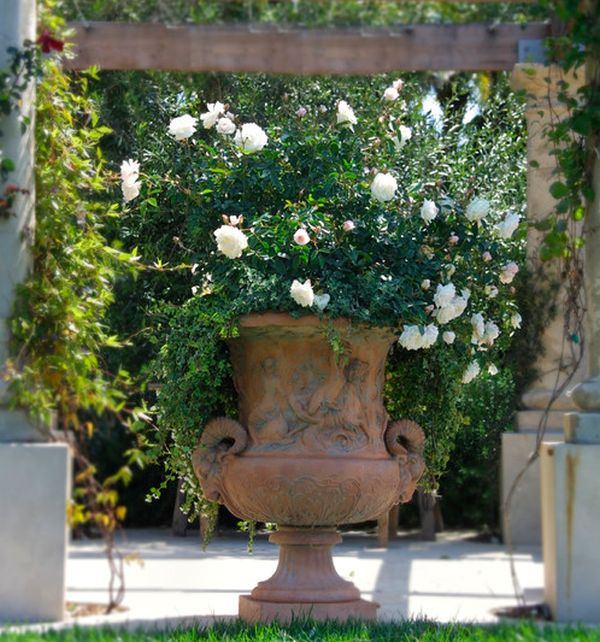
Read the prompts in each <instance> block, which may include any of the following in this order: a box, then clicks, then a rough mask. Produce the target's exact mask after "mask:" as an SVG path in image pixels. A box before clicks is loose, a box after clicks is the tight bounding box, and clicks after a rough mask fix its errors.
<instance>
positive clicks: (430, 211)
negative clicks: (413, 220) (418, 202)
mask: <svg viewBox="0 0 600 642" xmlns="http://www.w3.org/2000/svg"><path fill="white" fill-rule="evenodd" d="M438 212H439V209H438V208H437V206H436V204H435V203H434V202H433V201H430V200H428V199H425V200H424V201H423V205H422V206H421V218H422V219H423V220H424V221H425V223H427V225H429V223H431V221H433V219H434V218H435V217H436V216H437V215H438Z"/></svg>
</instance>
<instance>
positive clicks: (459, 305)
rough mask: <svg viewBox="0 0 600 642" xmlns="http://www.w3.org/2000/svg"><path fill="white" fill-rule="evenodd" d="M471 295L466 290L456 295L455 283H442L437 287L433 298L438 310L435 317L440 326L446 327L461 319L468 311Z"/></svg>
mask: <svg viewBox="0 0 600 642" xmlns="http://www.w3.org/2000/svg"><path fill="white" fill-rule="evenodd" d="M470 296H471V293H470V292H469V290H467V289H466V288H465V289H463V290H462V291H461V293H460V295H457V294H456V287H455V286H454V283H452V282H450V283H448V284H447V285H442V284H441V283H440V284H439V285H438V286H437V288H436V291H435V294H434V296H433V302H434V303H435V306H436V310H435V311H434V313H433V315H434V317H435V319H436V320H437V322H438V323H439V324H440V325H445V324H446V323H449V322H450V321H452V320H453V319H456V318H457V317H459V316H460V315H461V314H462V313H463V312H464V311H465V309H466V307H467V304H468V302H469V297H470Z"/></svg>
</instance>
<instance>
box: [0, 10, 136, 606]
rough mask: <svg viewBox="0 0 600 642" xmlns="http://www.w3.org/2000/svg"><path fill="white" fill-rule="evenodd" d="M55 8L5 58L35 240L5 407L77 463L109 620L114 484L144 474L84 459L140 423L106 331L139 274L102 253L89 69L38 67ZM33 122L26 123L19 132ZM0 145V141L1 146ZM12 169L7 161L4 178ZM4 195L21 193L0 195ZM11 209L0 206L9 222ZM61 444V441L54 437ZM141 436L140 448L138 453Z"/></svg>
mask: <svg viewBox="0 0 600 642" xmlns="http://www.w3.org/2000/svg"><path fill="white" fill-rule="evenodd" d="M52 6H53V3H52V2H51V0H47V2H44V3H43V4H42V6H40V22H41V24H42V25H44V29H43V31H42V35H41V36H40V38H39V40H38V43H37V45H36V44H34V43H29V42H28V43H25V45H24V47H23V49H21V50H17V49H13V50H11V51H10V56H11V63H10V66H9V69H7V70H6V71H4V72H2V73H1V74H0V80H3V81H4V82H3V86H5V87H7V88H8V89H7V90H6V92H5V93H3V94H2V95H0V109H1V110H2V111H3V113H5V114H6V113H14V112H15V111H17V110H19V101H20V97H21V94H22V92H23V91H24V90H25V88H26V87H27V86H28V84H29V82H30V81H31V80H32V79H33V78H37V79H38V80H39V82H38V84H37V100H36V122H35V140H36V219H37V220H36V233H35V237H34V236H33V235H32V236H31V238H29V239H28V242H29V244H30V252H31V255H32V262H33V270H32V272H31V274H30V275H29V277H28V278H27V279H26V280H25V281H24V282H23V283H22V284H20V285H19V286H18V287H17V296H16V302H15V308H14V314H13V318H12V323H11V340H12V346H11V347H12V358H11V359H9V360H8V361H7V362H6V363H5V364H4V367H3V372H2V376H3V377H4V378H6V379H7V380H8V381H9V382H10V391H11V393H12V403H13V405H15V406H22V407H26V408H28V410H29V411H30V413H31V415H32V416H33V417H34V418H35V419H36V420H37V423H38V424H43V425H50V423H51V420H52V419H54V423H55V425H56V426H57V428H58V430H56V431H53V432H51V433H50V434H49V437H50V438H54V439H59V438H62V439H65V440H66V441H68V443H69V444H70V446H71V451H72V454H73V458H74V462H75V467H76V470H75V475H74V490H73V496H72V500H71V504H70V506H69V509H68V517H69V522H70V525H71V526H78V525H86V527H88V528H92V529H93V530H95V531H97V532H99V533H100V535H101V536H102V538H103V539H104V542H105V550H106V555H107V559H108V561H109V564H110V585H109V599H108V604H107V612H109V611H111V610H112V609H113V608H115V607H116V606H117V605H118V604H119V603H120V601H121V600H122V599H123V595H124V578H123V559H122V557H121V555H120V553H119V551H118V550H117V548H116V546H115V541H114V534H115V530H116V529H117V528H118V527H119V525H120V524H121V523H122V521H123V520H124V518H125V507H124V506H122V505H121V504H120V502H119V494H118V487H119V484H126V483H128V481H129V479H130V478H131V475H132V466H133V465H135V464H137V465H143V463H144V456H143V454H142V451H141V449H140V448H138V447H137V446H136V447H134V448H132V449H130V450H129V451H128V452H127V453H126V458H127V460H126V462H125V463H124V464H123V465H122V466H121V467H120V468H119V469H118V470H117V471H116V472H114V473H113V474H112V475H110V476H108V477H106V478H104V479H100V478H99V476H98V474H97V468H96V465H95V463H94V461H93V459H92V457H91V455H90V449H89V442H90V440H91V439H92V437H93V434H94V426H95V421H96V419H97V418H98V417H100V416H102V415H104V414H107V413H108V414H113V415H115V416H117V417H118V418H119V419H120V420H121V422H122V423H124V424H127V425H128V426H129V427H130V428H132V429H133V430H134V431H135V430H136V429H137V427H138V426H139V423H140V422H141V421H142V420H143V419H147V416H146V415H145V414H144V412H143V409H141V408H132V407H130V405H129V404H128V394H129V392H130V391H129V377H128V374H127V372H125V371H124V370H118V371H117V372H107V368H106V366H105V362H104V359H103V355H104V354H105V352H106V351H107V350H114V349H118V348H119V347H120V345H121V344H120V342H119V340H118V339H117V338H116V337H114V336H111V335H110V333H109V332H108V329H107V325H106V322H105V317H106V314H107V311H108V308H109V306H110V305H111V304H112V302H113V287H114V284H115V281H116V279H117V278H119V277H120V276H121V275H124V274H125V273H128V272H130V271H132V270H133V271H135V270H137V259H138V257H137V256H136V253H135V252H129V253H127V252H123V251H121V250H120V249H119V248H118V247H117V246H111V245H109V244H108V243H107V241H106V238H105V236H104V228H105V226H106V224H107V222H108V221H109V220H110V219H111V218H113V217H117V216H118V215H119V207H118V205H116V204H110V203H108V202H106V200H105V198H106V189H107V185H109V184H110V182H111V181H112V176H111V175H110V174H109V173H108V172H107V170H106V168H105V166H104V161H103V158H102V153H101V150H100V147H99V142H100V140H101V139H102V137H103V136H105V135H106V134H107V133H108V132H109V131H110V130H109V129H108V128H106V127H103V126H101V125H100V124H99V118H98V114H97V113H96V109H95V105H94V103H93V101H92V100H91V99H90V97H89V95H88V81H89V78H90V77H94V74H95V72H94V70H90V71H88V72H87V73H84V74H81V75H80V76H79V77H77V78H72V77H69V76H68V75H66V74H65V73H64V72H63V70H62V68H61V60H60V58H58V57H55V56H44V55H43V54H45V53H50V52H51V51H60V50H62V41H61V40H60V39H59V38H57V37H54V36H52V35H51V34H53V33H57V32H58V31H59V30H60V29H61V28H62V22H61V21H60V20H58V19H57V18H55V17H53V15H52V13H51V10H50V9H51V8H52ZM30 125H31V123H29V122H27V121H25V120H24V121H23V127H24V129H25V128H27V127H28V126H30ZM0 145H1V138H0ZM13 168H14V161H13V160H12V159H7V158H4V159H3V160H2V166H1V169H2V178H3V179H5V178H6V177H7V176H9V173H10V172H11V171H12V169H13ZM7 189H8V191H9V196H11V195H13V196H14V195H15V194H16V193H18V190H19V189H20V188H19V187H18V186H14V187H12V188H11V187H10V184H9V185H8V186H7ZM13 203H14V198H13V199H12V200H11V199H10V198H5V199H4V200H3V201H0V206H2V207H3V209H2V210H1V211H2V213H3V214H4V216H11V207H12V206H13ZM61 435H62V436H61ZM141 439H142V438H141V437H140V438H139V440H138V443H137V445H139V446H141V445H142V444H141Z"/></svg>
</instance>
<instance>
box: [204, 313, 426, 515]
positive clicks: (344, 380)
mask: <svg viewBox="0 0 600 642" xmlns="http://www.w3.org/2000/svg"><path fill="white" fill-rule="evenodd" d="M283 317H285V315H283ZM288 320H289V317H285V318H284V321H285V322H286V323H287V322H288ZM275 325H276V324H275ZM282 325H283V324H282ZM298 325H300V323H299V322H298ZM296 327H297V326H296ZM271 330H272V332H273V334H272V336H271V335H270V334H269V331H268V330H267V329H264V328H262V329H260V330H259V331H258V330H257V331H254V330H248V331H244V329H243V328H241V330H240V336H239V337H238V338H236V339H233V340H231V342H230V348H231V355H232V363H233V366H234V374H235V384H236V388H237V389H238V393H239V402H240V422H237V421H234V420H233V419H228V418H218V419H213V420H211V421H209V422H208V424H207V425H206V427H205V429H204V432H203V434H202V437H201V439H200V443H199V445H198V448H197V449H196V450H195V451H194V454H193V464H194V470H195V471H196V474H197V476H198V478H199V480H200V483H201V484H202V487H203V489H204V493H205V495H206V497H207V498H209V499H211V500H215V501H220V502H223V503H225V504H226V505H227V506H228V507H229V508H230V510H232V512H234V514H237V515H238V516H240V517H244V518H251V519H252V518H253V519H259V520H264V521H276V522H279V523H287V524H289V525H294V524H295V525H298V526H311V525H319V526H324V525H328V524H329V525H337V524H340V523H350V522H352V521H353V520H354V521H357V520H364V519H370V518H373V517H377V516H378V514H381V513H382V512H384V511H385V510H387V509H388V508H389V507H390V506H391V505H393V504H394V503H397V502H398V501H407V500H408V499H409V498H410V497H411V495H412V493H413V492H414V489H415V487H416V483H417V481H418V479H419V478H420V476H421V475H422V473H423V469H424V462H423V456H422V453H423V443H424V436H423V432H422V430H421V429H420V427H419V426H418V425H417V424H415V423H414V422H411V421H408V420H402V421H396V422H392V423H391V424H389V425H387V424H388V416H387V413H386V411H385V408H384V406H383V398H382V387H383V378H384V364H385V358H386V355H387V351H388V349H389V345H390V344H391V341H392V340H393V335H391V334H388V335H385V334H383V333H381V331H379V334H378V331H377V330H371V329H368V328H365V329H361V330H358V329H356V330H354V331H353V333H352V336H351V337H349V339H348V345H349V353H348V357H349V359H348V361H347V362H346V363H345V364H343V365H340V364H339V363H338V362H337V361H336V358H335V355H334V354H333V352H332V351H331V349H330V348H329V345H328V344H327V340H326V338H325V337H324V335H323V334H322V332H320V328H319V327H318V326H317V327H314V326H313V327H310V324H309V327H301V326H300V328H299V329H296V328H295V327H291V326H285V325H283V327H281V328H279V327H277V326H276V327H273V328H271ZM244 426H246V427H247V430H246V427H244ZM346 455H350V458H348V457H346Z"/></svg>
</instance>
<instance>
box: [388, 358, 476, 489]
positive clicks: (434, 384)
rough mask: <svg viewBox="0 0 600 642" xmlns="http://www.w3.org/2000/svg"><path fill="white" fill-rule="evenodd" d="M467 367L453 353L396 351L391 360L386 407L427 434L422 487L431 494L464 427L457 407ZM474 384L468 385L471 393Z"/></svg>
mask: <svg viewBox="0 0 600 642" xmlns="http://www.w3.org/2000/svg"><path fill="white" fill-rule="evenodd" d="M464 366H465V360H464V358H463V360H457V359H456V358H455V356H454V355H452V354H450V351H436V352H423V353H421V352H407V351H406V350H402V349H400V348H396V349H395V350H394V351H393V352H392V354H391V355H390V357H389V363H388V368H387V377H386V384H385V399H386V407H387V410H388V412H389V413H390V415H391V416H392V417H409V418H410V419H412V420H414V421H416V422H417V423H418V424H419V425H420V426H421V427H422V428H423V430H424V431H425V434H426V436H427V440H426V442H425V460H426V462H427V469H426V471H425V475H424V477H423V479H422V481H421V482H420V484H421V486H422V487H423V489H424V490H426V491H428V492H435V491H437V488H438V484H439V477H440V475H441V473H443V472H444V471H445V470H446V467H447V465H448V461H449V459H450V455H451V453H452V451H453V449H454V442H455V439H456V435H457V434H458V433H459V431H460V430H462V429H463V428H464V426H462V425H461V416H460V413H459V409H458V404H457V401H458V398H459V395H460V393H461V390H462V388H463V384H461V383H460V373H461V372H462V370H463V368H464ZM473 385H474V384H470V385H469V386H467V389H466V390H467V394H468V393H470V392H471V390H472V388H473Z"/></svg>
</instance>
